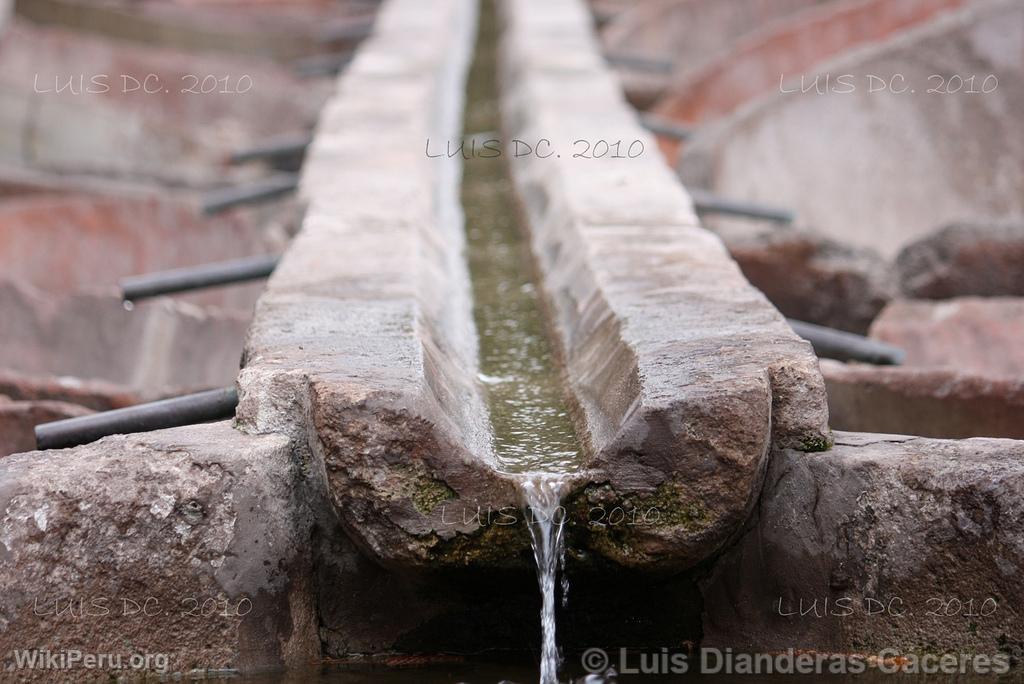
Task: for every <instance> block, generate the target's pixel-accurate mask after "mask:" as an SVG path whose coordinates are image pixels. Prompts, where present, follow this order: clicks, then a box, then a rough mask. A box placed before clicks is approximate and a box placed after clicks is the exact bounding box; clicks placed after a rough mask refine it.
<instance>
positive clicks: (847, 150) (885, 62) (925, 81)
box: [678, 0, 1024, 259]
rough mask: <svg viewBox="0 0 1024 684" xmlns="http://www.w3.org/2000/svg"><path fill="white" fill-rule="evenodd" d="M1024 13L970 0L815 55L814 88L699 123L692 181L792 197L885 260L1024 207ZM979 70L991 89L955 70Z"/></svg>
mask: <svg viewBox="0 0 1024 684" xmlns="http://www.w3.org/2000/svg"><path fill="white" fill-rule="evenodd" d="M1022 13H1024V6H1022V5H1021V4H1020V3H1019V2H1015V1H1013V0H982V1H980V2H971V3H969V5H968V6H967V7H966V8H965V9H963V10H960V11H956V12H946V13H943V14H942V15H940V16H939V17H938V18H936V19H934V20H932V21H930V22H928V23H927V24H925V25H923V26H921V27H918V28H915V29H912V30H910V31H906V32H902V33H900V34H899V35H898V36H896V37H894V38H892V39H890V40H888V41H885V42H883V43H879V44H877V45H874V46H871V47H868V48H864V49H862V50H858V51H855V52H854V53H852V54H850V55H846V56H841V57H839V58H837V59H836V60H833V61H830V62H828V63H825V64H822V65H819V66H818V67H817V68H816V69H815V70H814V72H813V73H808V74H806V75H805V77H804V88H799V85H800V84H799V83H797V84H796V86H794V88H788V89H787V91H786V92H777V93H775V94H773V95H771V96H768V97H765V98H763V99H760V100H757V101H756V102H753V103H751V104H750V105H748V106H746V107H744V108H742V109H740V110H739V111H738V112H736V113H735V114H734V115H732V116H729V117H726V118H724V119H722V120H720V121H718V122H715V123H713V124H711V125H709V126H706V127H701V128H700V129H699V130H698V131H697V134H696V135H695V136H694V137H693V139H692V140H690V141H688V142H687V144H686V147H685V150H684V151H683V155H682V158H681V159H680V163H679V166H678V169H679V172H680V173H681V174H682V175H683V178H684V181H686V182H688V183H691V184H693V185H694V186H695V187H702V188H708V189H711V190H714V191H715V192H717V193H719V194H721V195H726V196H730V197H736V198H741V199H745V200H749V201H760V202H764V203H770V204H773V205H777V206H785V207H788V208H790V209H792V210H794V211H795V212H796V214H797V216H798V218H799V220H800V221H801V222H802V223H804V224H805V225H810V226H814V227H815V229H816V230H819V231H821V232H822V233H823V234H824V235H827V236H829V237H831V238H834V239H835V240H838V241H841V242H844V243H846V244H850V245H854V246H858V247H868V248H873V249H875V250H877V251H878V252H879V253H880V254H881V255H882V256H883V257H884V258H886V259H890V258H893V257H895V256H896V254H897V253H898V252H899V250H900V249H901V248H902V247H903V246H904V245H906V244H908V243H909V242H911V241H913V240H915V239H917V238H919V237H921V236H922V235H925V234H927V233H928V232H930V231H932V230H934V228H935V226H939V225H944V224H946V223H948V222H951V221H962V220H972V219H978V218H980V217H988V218H990V219H992V220H1012V218H1013V217H1019V216H1020V215H1021V214H1024V118H1022V117H1020V116H1016V115H1015V114H1011V112H1017V111H1021V110H1022V109H1024V78H1022V74H1024V60H1022V59H1021V54H1022V51H1024V44H1022V38H1021V33H1020V28H1019V27H1020V23H1021V21H1022ZM971 74H977V75H978V76H979V77H980V79H982V80H984V79H985V78H986V77H987V76H989V75H992V77H993V78H990V79H988V83H987V85H986V86H985V90H987V91H990V92H987V93H982V92H981V90H982V85H981V83H980V82H979V80H978V78H976V79H975V81H974V86H973V88H971V87H969V86H968V84H967V83H966V82H964V83H961V82H960V80H958V79H967V78H969V77H970V75H971ZM936 75H937V76H938V77H939V78H938V79H936V78H934V76H936ZM954 75H956V76H957V77H958V78H954V77H953V76H954ZM840 77H844V78H843V79H842V80H840ZM939 80H942V83H941V84H940V83H939ZM994 80H998V87H995V88H993V85H994ZM882 82H884V83H885V87H881V86H880V84H881V83H882ZM815 83H817V90H816V89H815ZM794 89H796V90H798V92H792V91H793V90H794ZM929 89H931V90H938V92H931V93H930V92H928V91H929ZM947 90H952V91H955V92H952V93H948V94H947V93H946V91H947ZM971 90H974V91H977V92H970V91H971ZM851 91H852V92H851ZM911 91H913V92H911ZM819 92H820V93H821V94H819ZM952 131H955V132H956V134H955V135H954V134H952V133H951V132H952ZM907 179H913V182H912V183H911V182H907Z"/></svg>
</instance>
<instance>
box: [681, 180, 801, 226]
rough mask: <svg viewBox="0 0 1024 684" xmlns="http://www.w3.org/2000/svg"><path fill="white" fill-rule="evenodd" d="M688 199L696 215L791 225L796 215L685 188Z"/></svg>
mask: <svg viewBox="0 0 1024 684" xmlns="http://www.w3.org/2000/svg"><path fill="white" fill-rule="evenodd" d="M687 190H688V191H689V193H690V197H692V198H693V207H694V209H696V210H697V213H698V214H726V215H728V216H743V217H746V218H754V219H764V220H766V221H775V222H777V223H792V222H793V220H794V219H795V218H796V214H795V213H794V212H792V211H790V210H789V209H781V208H779V207H769V206H765V205H763V204H755V203H753V202H739V201H736V200H731V199H726V198H724V197H718V196H717V195H714V194H712V193H710V192H707V191H705V190H700V189H695V188H687Z"/></svg>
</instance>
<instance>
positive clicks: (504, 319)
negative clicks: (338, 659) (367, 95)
mask: <svg viewBox="0 0 1024 684" xmlns="http://www.w3.org/2000/svg"><path fill="white" fill-rule="evenodd" d="M480 10H481V11H480V23H479V29H478V33H477V41H476V49H475V53H474V57H473V63H472V66H471V68H470V73H469V79H468V87H467V96H466V114H465V120H464V130H465V131H466V135H467V142H466V143H464V145H465V148H464V150H463V154H462V157H463V160H464V166H463V180H462V204H463V209H464V212H465V218H466V235H467V258H468V262H469V271H470V276H471V279H472V282H473V301H474V305H473V316H474V320H475V322H476V327H477V333H478V335H479V340H480V380H481V382H482V383H483V385H484V387H485V389H486V395H487V403H488V409H489V413H490V418H491V426H492V429H493V434H494V450H495V453H496V455H497V458H498V461H499V463H500V466H501V468H502V469H503V470H504V471H506V472H508V473H510V474H512V475H513V476H514V477H516V479H517V480H518V481H519V483H520V492H521V496H522V505H523V509H524V515H525V516H526V522H527V524H528V527H529V531H530V537H531V539H532V542H533V552H534V557H535V559H536V561H537V579H538V583H539V585H540V590H541V597H542V608H541V629H542V644H541V669H540V681H541V684H556V683H557V682H558V666H559V654H558V645H557V641H556V639H555V607H556V602H557V594H558V589H559V584H558V573H559V569H560V566H561V564H562V553H563V541H564V539H563V532H564V529H563V524H564V511H562V509H561V507H560V502H561V497H562V495H563V493H564V491H563V490H564V488H565V486H566V483H567V474H568V473H571V472H573V471H575V470H577V469H578V467H579V459H580V449H579V444H578V442H577V440H576V433H575V430H574V428H573V424H572V420H571V417H570V414H569V411H568V408H567V405H566V401H565V395H564V389H563V385H562V382H561V378H560V374H559V371H558V368H557V366H556V364H555V361H554V355H553V353H552V348H551V345H550V342H549V339H548V334H547V330H546V321H545V318H544V313H543V310H542V306H541V301H540V299H539V296H538V288H537V285H536V283H535V278H534V274H535V269H534V263H533V260H532V257H531V256H530V251H529V245H528V244H527V242H526V238H525V236H524V232H523V231H522V230H520V227H519V225H518V224H517V218H518V215H519V211H518V207H517V205H516V201H515V198H514V196H513V191H512V181H511V179H510V177H509V169H508V164H507V161H506V159H505V157H504V154H502V155H497V154H495V153H494V150H495V149H497V148H498V144H497V143H495V144H492V145H488V146H487V147H484V146H483V144H482V141H481V138H482V139H483V141H486V140H488V139H492V140H498V138H499V136H498V134H497V133H488V132H493V131H498V130H500V128H501V120H500V110H499V93H498V75H497V65H496V60H497V49H496V44H497V42H498V33H499V29H498V21H497V17H496V16H495V14H496V12H495V8H494V2H493V0H483V2H482V3H481V6H480ZM469 139H474V140H476V146H475V147H474V146H472V144H471V143H470V142H468V140H469ZM563 596H564V591H563Z"/></svg>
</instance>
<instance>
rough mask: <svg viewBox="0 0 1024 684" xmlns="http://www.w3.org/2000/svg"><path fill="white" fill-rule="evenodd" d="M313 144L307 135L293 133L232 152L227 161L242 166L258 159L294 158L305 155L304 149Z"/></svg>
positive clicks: (311, 137)
mask: <svg viewBox="0 0 1024 684" xmlns="http://www.w3.org/2000/svg"><path fill="white" fill-rule="evenodd" d="M312 142H313V136H312V135H310V134H309V133H295V134H292V135H281V136H277V137H274V138H270V139H269V140H266V141H264V142H262V143H260V144H259V145H256V146H254V147H249V148H246V149H243V150H238V151H237V152H233V153H232V154H231V157H230V158H229V159H228V161H229V163H231V164H244V163H245V162H250V161H256V160H259V159H278V158H281V157H294V156H299V155H301V154H305V153H306V148H307V147H309V145H310V143H312Z"/></svg>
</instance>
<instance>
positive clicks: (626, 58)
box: [604, 52, 673, 74]
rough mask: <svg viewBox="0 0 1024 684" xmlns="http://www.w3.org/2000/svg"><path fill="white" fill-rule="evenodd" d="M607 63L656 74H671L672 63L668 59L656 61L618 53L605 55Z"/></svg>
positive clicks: (651, 58)
mask: <svg viewBox="0 0 1024 684" xmlns="http://www.w3.org/2000/svg"><path fill="white" fill-rule="evenodd" d="M604 58H605V61H607V62H608V63H609V64H610V65H612V66H614V67H622V68H624V69H633V70H634V71H648V72H651V73H656V74H671V73H672V69H673V64H672V62H670V61H668V60H667V59H655V58H653V57H642V56H640V55H626V54H622V53H618V52H610V53H607V54H605V56H604Z"/></svg>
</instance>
